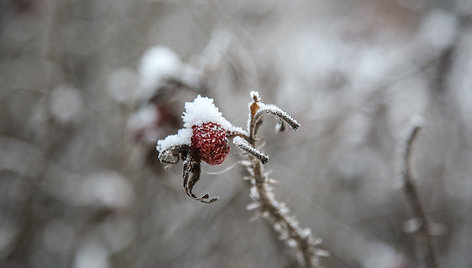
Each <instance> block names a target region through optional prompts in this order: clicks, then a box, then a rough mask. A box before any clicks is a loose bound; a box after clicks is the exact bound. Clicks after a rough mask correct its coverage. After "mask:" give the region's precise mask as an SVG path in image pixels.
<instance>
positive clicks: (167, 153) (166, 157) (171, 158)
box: [158, 144, 190, 164]
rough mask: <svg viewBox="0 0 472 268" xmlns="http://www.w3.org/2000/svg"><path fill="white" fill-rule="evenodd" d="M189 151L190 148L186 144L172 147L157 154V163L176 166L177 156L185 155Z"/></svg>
mask: <svg viewBox="0 0 472 268" xmlns="http://www.w3.org/2000/svg"><path fill="white" fill-rule="evenodd" d="M189 150H190V146H188V145H187V144H182V145H177V146H172V147H170V148H167V149H165V150H163V151H162V152H159V156H158V158H159V161H161V163H165V164H177V162H179V156H180V154H182V153H186V152H188V151H189Z"/></svg>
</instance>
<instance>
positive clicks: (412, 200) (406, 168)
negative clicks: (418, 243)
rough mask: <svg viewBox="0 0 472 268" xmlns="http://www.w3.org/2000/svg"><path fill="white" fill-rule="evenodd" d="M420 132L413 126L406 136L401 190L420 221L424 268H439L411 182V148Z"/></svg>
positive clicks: (426, 223) (429, 224) (428, 228)
mask: <svg viewBox="0 0 472 268" xmlns="http://www.w3.org/2000/svg"><path fill="white" fill-rule="evenodd" d="M420 130H421V126H420V125H419V124H414V125H413V127H412V129H411V130H410V132H409V134H408V138H407V141H406V144H405V152H404V153H405V155H404V159H403V161H404V162H403V183H404V188H403V189H404V191H405V194H406V197H407V199H408V203H409V204H410V206H411V209H412V211H413V215H414V216H415V217H416V218H417V219H419V220H420V221H421V225H420V228H419V230H418V234H419V235H420V236H421V237H422V239H423V240H424V241H425V244H426V245H425V246H426V255H425V263H426V267H431V268H439V267H440V266H439V262H438V257H437V253H436V248H435V246H434V243H433V239H432V237H431V222H430V220H429V217H428V215H427V214H426V211H425V209H424V206H423V204H422V202H421V199H420V195H419V193H418V188H417V187H416V184H415V182H414V181H413V178H412V174H411V155H412V147H413V143H414V142H415V140H416V138H417V137H418V134H419V131H420Z"/></svg>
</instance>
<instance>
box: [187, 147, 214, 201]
mask: <svg viewBox="0 0 472 268" xmlns="http://www.w3.org/2000/svg"><path fill="white" fill-rule="evenodd" d="M200 172H201V164H200V160H199V159H197V158H196V157H194V156H192V155H191V154H189V155H187V157H186V158H185V160H184V168H183V179H184V181H183V186H184V190H185V193H186V194H187V195H188V196H189V197H190V198H192V199H194V200H198V201H200V202H203V203H207V204H209V203H213V202H215V201H216V200H218V197H213V198H211V199H210V196H209V194H204V195H203V196H202V197H197V196H196V195H195V194H194V193H193V186H194V185H195V184H196V183H197V181H198V180H199V179H200Z"/></svg>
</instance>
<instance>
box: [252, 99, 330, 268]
mask: <svg viewBox="0 0 472 268" xmlns="http://www.w3.org/2000/svg"><path fill="white" fill-rule="evenodd" d="M253 100H254V102H253V104H252V105H251V106H250V109H251V113H250V119H249V124H248V125H249V126H248V127H249V129H248V133H249V135H250V136H249V138H248V140H249V142H248V145H251V147H252V148H257V146H256V145H257V144H256V143H257V138H256V133H257V129H258V126H259V124H258V122H260V121H259V120H260V117H261V116H260V115H261V114H262V113H258V112H259V111H258V109H259V107H260V106H261V105H260V104H261V103H259V96H258V95H257V96H253ZM276 116H277V115H276ZM290 119H291V117H290ZM292 121H293V122H296V121H295V120H293V119H292ZM293 125H295V124H293ZM296 126H297V127H296V128H298V123H296ZM247 155H248V157H249V159H250V160H251V161H250V163H247V164H246V165H245V166H246V168H247V170H248V172H249V173H250V174H251V177H250V179H249V180H248V181H249V183H250V184H251V198H252V199H253V200H254V201H255V206H253V207H258V208H259V209H260V212H261V215H262V216H263V217H264V218H266V219H267V220H268V221H269V222H270V223H271V224H272V226H273V228H274V229H275V230H276V231H277V232H278V233H279V234H280V239H281V240H284V241H285V242H287V244H288V245H289V246H290V247H294V248H296V249H297V254H298V256H299V259H300V261H301V262H302V263H303V264H304V265H305V267H310V268H311V267H319V259H320V258H319V257H320V256H327V255H328V254H329V253H328V252H327V251H324V250H322V249H319V248H317V245H318V244H319V243H321V241H320V240H319V239H318V240H315V241H314V240H313V239H312V237H311V232H310V230H309V229H303V228H300V227H299V225H298V221H297V220H296V219H295V217H293V216H291V215H289V210H288V208H287V207H286V205H285V203H283V202H280V201H278V200H276V199H275V196H274V193H273V191H272V187H271V185H270V179H269V178H268V176H267V174H266V173H265V172H264V168H263V165H262V164H263V162H262V161H261V159H260V158H259V157H257V155H254V154H247Z"/></svg>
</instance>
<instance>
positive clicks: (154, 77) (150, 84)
mask: <svg viewBox="0 0 472 268" xmlns="http://www.w3.org/2000/svg"><path fill="white" fill-rule="evenodd" d="M181 68H182V62H181V60H180V57H179V56H178V55H177V54H176V53H175V52H174V51H173V50H172V49H170V48H168V47H166V46H154V47H151V48H149V49H148V50H146V52H144V54H143V56H142V58H141V63H140V66H139V73H140V78H141V89H140V90H141V92H139V93H140V94H139V95H142V96H143V97H145V96H146V95H149V94H150V93H151V92H153V91H154V90H156V88H157V87H158V85H159V83H160V82H161V81H162V79H163V78H165V77H167V76H172V75H175V74H176V73H178V72H180V71H181Z"/></svg>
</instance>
